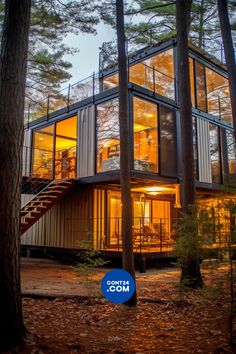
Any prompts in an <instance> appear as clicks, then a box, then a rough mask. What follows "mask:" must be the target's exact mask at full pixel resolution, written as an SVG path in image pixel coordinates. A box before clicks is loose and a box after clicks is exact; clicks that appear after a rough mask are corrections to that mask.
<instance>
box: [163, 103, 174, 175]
mask: <svg viewBox="0 0 236 354" xmlns="http://www.w3.org/2000/svg"><path fill="white" fill-rule="evenodd" d="M159 114H160V119H159V121H160V140H161V143H160V146H161V147H160V164H161V167H160V168H161V174H162V175H163V176H176V172H177V171H176V170H177V161H176V126H175V112H174V111H172V110H170V109H168V108H166V107H162V106H160V110H159Z"/></svg>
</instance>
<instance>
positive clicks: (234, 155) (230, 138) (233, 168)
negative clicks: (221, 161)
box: [226, 130, 236, 183]
mask: <svg viewBox="0 0 236 354" xmlns="http://www.w3.org/2000/svg"><path fill="white" fill-rule="evenodd" d="M226 141H227V155H228V156H227V157H228V171H229V181H231V182H234V183H236V144H235V139H234V134H233V132H232V131H229V130H226Z"/></svg>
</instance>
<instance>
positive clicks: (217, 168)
mask: <svg viewBox="0 0 236 354" xmlns="http://www.w3.org/2000/svg"><path fill="white" fill-rule="evenodd" d="M209 134H210V155H211V172H212V182H213V183H221V163H220V144H219V128H218V127H217V126H216V125H214V124H209Z"/></svg>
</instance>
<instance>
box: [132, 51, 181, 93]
mask: <svg viewBox="0 0 236 354" xmlns="http://www.w3.org/2000/svg"><path fill="white" fill-rule="evenodd" d="M129 70H130V74H129V78H130V82H133V83H135V84H137V85H141V86H144V87H147V88H148V89H150V90H152V91H155V92H157V93H159V94H160V95H162V96H165V97H169V98H171V99H174V98H175V90H174V89H175V87H174V61H173V49H172V48H171V49H168V50H166V51H164V52H161V53H159V54H157V55H154V56H152V57H150V58H148V59H146V60H144V61H142V62H141V63H138V64H135V65H133V66H131V67H130V69H129Z"/></svg>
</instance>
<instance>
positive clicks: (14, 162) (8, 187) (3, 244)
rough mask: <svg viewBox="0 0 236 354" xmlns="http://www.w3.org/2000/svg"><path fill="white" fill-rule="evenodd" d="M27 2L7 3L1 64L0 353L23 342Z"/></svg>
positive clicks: (25, 0) (28, 1)
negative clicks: (22, 206)
mask: <svg viewBox="0 0 236 354" xmlns="http://www.w3.org/2000/svg"><path fill="white" fill-rule="evenodd" d="M30 6H31V1H30V0H6V2H5V18H4V24H3V28H2V43H1V63H0V132H1V134H0V196H1V199H0V351H1V350H3V349H6V348H9V347H10V346H14V345H18V344H20V343H21V342H22V341H23V338H24V334H25V329H24V324H23V317H22V305H21V290H20V274H19V267H20V197H21V181H22V172H21V168H22V146H23V131H24V99H25V81H26V64H27V47H28V35H29V21H30Z"/></svg>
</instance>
